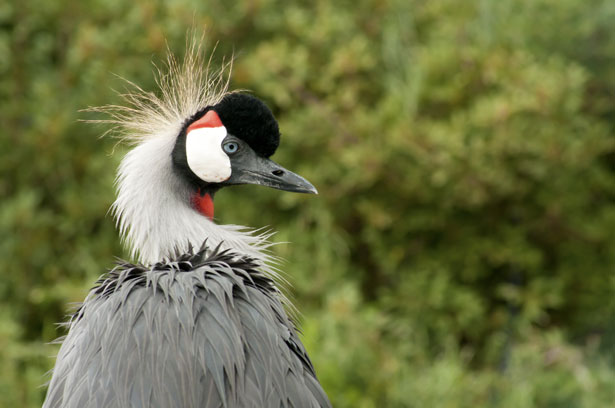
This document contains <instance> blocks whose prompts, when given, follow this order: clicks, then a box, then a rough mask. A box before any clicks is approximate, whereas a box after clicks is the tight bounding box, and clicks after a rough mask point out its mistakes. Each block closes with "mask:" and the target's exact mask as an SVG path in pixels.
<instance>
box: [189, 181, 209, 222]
mask: <svg viewBox="0 0 615 408" xmlns="http://www.w3.org/2000/svg"><path fill="white" fill-rule="evenodd" d="M191 204H192V207H193V208H194V209H195V210H197V211H198V212H199V213H201V214H202V215H204V216H206V217H207V218H209V219H210V220H212V221H213V220H214V200H213V198H211V196H210V195H209V193H205V194H204V195H201V190H200V189H199V191H197V192H196V193H194V194H193V195H192V199H191Z"/></svg>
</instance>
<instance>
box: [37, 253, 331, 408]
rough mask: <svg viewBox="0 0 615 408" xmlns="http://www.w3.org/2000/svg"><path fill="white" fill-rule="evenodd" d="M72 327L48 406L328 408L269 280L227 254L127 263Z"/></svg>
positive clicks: (253, 265) (105, 282)
mask: <svg viewBox="0 0 615 408" xmlns="http://www.w3.org/2000/svg"><path fill="white" fill-rule="evenodd" d="M69 328H70V331H69V334H68V336H67V337H66V339H65V340H64V342H63V345H62V349H61V351H60V354H59V355H58V359H57V365H56V368H55V370H54V376H53V379H52V381H51V384H50V388H49V393H48V396H47V400H46V402H45V405H44V407H45V408H59V407H64V408H82V407H92V408H97V407H99V408H103V407H104V408H120V407H121V408H128V407H159V408H175V407H176V408H180V407H181V408H185V407H207V408H213V407H254V408H256V407H276V408H277V407H329V406H330V404H329V402H328V399H327V397H326V395H325V393H324V391H323V390H322V388H321V386H320V384H319V383H318V381H317V379H316V375H315V373H314V368H313V367H312V364H311V362H310V360H309V358H308V356H307V353H306V351H305V349H304V347H303V345H302V344H301V341H300V340H299V338H298V336H297V332H296V329H295V326H294V324H293V323H292V321H291V320H290V319H289V318H288V316H287V314H286V312H285V310H284V307H283V304H282V302H281V297H280V293H279V291H278V289H277V288H276V286H275V285H274V283H273V281H272V280H271V279H270V278H268V277H267V276H266V275H265V274H263V273H262V272H261V271H259V266H258V264H257V263H255V262H254V260H252V259H249V258H245V257H241V256H238V255H237V254H233V253H232V252H230V251H228V250H227V251H222V252H221V251H220V250H216V251H209V250H208V249H206V248H203V249H201V250H200V251H198V252H196V253H188V254H184V255H182V256H179V257H177V258H176V259H173V260H170V261H168V262H164V263H158V264H155V265H153V266H151V267H145V266H143V265H131V264H129V263H122V264H121V265H119V266H118V267H116V268H115V269H113V270H112V271H111V272H110V273H109V274H107V275H106V276H105V277H103V278H102V279H101V280H99V282H98V285H97V286H96V287H95V288H94V289H92V291H91V292H90V294H89V296H88V298H87V299H86V301H85V303H84V304H83V305H82V307H81V308H80V309H79V310H78V311H77V313H75V315H74V316H73V318H72V320H71V321H70V323H69Z"/></svg>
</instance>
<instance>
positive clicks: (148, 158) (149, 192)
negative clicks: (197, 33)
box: [43, 42, 331, 408]
mask: <svg viewBox="0 0 615 408" xmlns="http://www.w3.org/2000/svg"><path fill="white" fill-rule="evenodd" d="M167 58H168V59H167V62H166V66H165V67H164V68H159V70H158V76H157V77H156V78H157V84H158V86H159V90H158V92H157V93H154V92H150V91H145V90H143V89H142V88H140V87H139V86H138V85H136V84H134V83H131V82H129V87H130V91H129V92H127V93H125V94H123V98H124V102H125V103H124V104H122V105H117V106H113V105H112V106H105V107H98V108H91V110H93V111H96V112H103V113H105V114H107V115H109V116H107V117H106V119H96V120H92V121H94V122H105V123H111V124H112V125H113V128H112V129H114V131H117V132H118V134H119V135H120V137H121V138H122V139H123V141H125V142H127V143H128V144H129V145H130V146H131V147H132V148H131V150H130V151H129V152H128V153H127V154H126V155H125V156H124V158H123V159H122V161H121V163H120V166H119V168H118V173H117V178H116V189H117V198H116V200H115V202H114V203H113V205H112V213H113V215H114V216H115V218H116V222H117V226H118V230H119V233H120V235H121V237H122V240H123V242H124V243H125V244H126V245H127V246H128V247H129V250H130V257H131V258H132V259H135V261H125V260H120V259H118V260H117V262H116V266H115V267H113V268H112V269H111V270H110V271H108V272H106V273H104V274H103V275H102V276H101V277H100V278H99V279H98V281H97V282H96V284H95V285H94V286H93V288H92V289H91V290H90V292H89V293H88V294H87V296H86V297H85V300H84V301H83V302H82V303H81V304H80V306H79V307H78V309H77V310H76V311H75V312H74V313H73V314H72V316H71V317H70V318H69V320H68V321H67V322H66V323H65V325H66V326H67V329H68V333H67V335H66V336H65V337H64V339H63V340H62V345H61V347H60V349H59V352H58V355H57V357H56V362H55V367H54V368H53V370H52V374H51V380H50V381H49V383H48V389H47V394H46V398H45V401H44V404H43V408H59V407H62V408H83V407H91V408H103V407H104V408H141V407H153V408H188V407H204V408H213V407H221V408H222V407H227V408H234V407H247V408H251V407H254V408H256V407H259V408H263V407H265V408H268V407H272V408H273V407H275V408H284V407H288V408H290V407H293V408H302V407H309V408H312V407H314V408H318V407H330V406H331V403H330V401H329V398H328V396H327V394H326V393H325V391H324V389H323V387H322V385H321V384H320V382H319V380H318V379H317V376H316V372H315V369H314V366H313V364H312V362H311V360H310V358H309V356H308V353H307V351H306V349H305V347H304V345H303V344H302V342H301V340H300V337H299V329H298V327H297V325H296V324H295V320H296V319H295V318H294V315H295V313H294V312H293V310H295V309H294V307H293V306H292V303H291V302H290V301H289V300H288V298H287V296H285V294H284V292H285V290H284V289H283V288H282V287H283V286H284V284H283V281H284V280H285V279H284V278H282V277H281V273H280V270H279V262H278V260H277V258H276V257H275V256H274V255H273V254H272V251H271V246H272V245H273V244H272V242H271V239H270V238H271V235H272V233H271V232H269V231H263V230H258V229H256V230H253V229H249V228H247V227H242V226H237V225H222V224H218V223H216V221H215V217H214V196H215V194H216V193H217V192H218V191H219V190H221V189H223V188H225V187H230V186H235V185H241V184H256V185H261V186H266V187H271V188H274V189H279V190H286V191H289V192H296V193H308V194H310V193H311V194H315V193H317V191H316V188H315V187H314V186H313V185H312V184H311V183H310V182H308V181H307V180H306V179H305V178H303V177H301V176H300V175H298V174H296V173H293V172H292V171H290V170H288V169H286V168H284V167H282V166H281V165H279V164H277V163H275V162H274V161H273V160H271V159H270V157H271V156H272V155H273V153H274V152H275V151H276V150H277V148H278V146H279V143H280V130H279V125H278V122H277V121H276V119H275V117H274V115H273V113H272V111H271V110H270V108H269V107H268V106H267V105H266V104H265V103H264V102H263V101H262V100H260V99H258V98H257V97H255V96H253V95H252V94H251V93H248V92H245V91H230V90H229V83H230V66H231V65H232V63H229V62H225V63H223V64H222V66H221V67H220V68H218V69H213V68H212V59H211V57H210V58H209V60H208V61H206V60H205V58H204V57H203V52H202V49H201V44H200V43H198V42H195V43H192V44H190V45H189V47H188V48H187V50H186V54H185V57H184V58H183V60H179V59H177V58H176V57H175V56H174V55H173V54H172V53H171V52H169V54H168V57H167Z"/></svg>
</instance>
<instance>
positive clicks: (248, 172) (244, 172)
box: [224, 151, 318, 194]
mask: <svg viewBox="0 0 615 408" xmlns="http://www.w3.org/2000/svg"><path fill="white" fill-rule="evenodd" d="M250 153H251V154H244V155H242V157H241V160H233V158H231V168H232V171H231V177H230V178H229V179H228V180H226V181H225V182H224V184H227V185H232V184H258V185H261V186H266V187H272V188H277V189H278V190H285V191H292V192H294V193H307V194H318V191H317V190H316V188H315V187H314V186H313V185H312V184H311V183H310V182H309V181H307V180H306V179H304V178H303V177H301V176H300V175H298V174H296V173H293V172H292V171H289V170H286V169H285V168H284V167H282V166H280V165H279V164H277V163H275V162H274V161H273V160H269V159H266V158H264V157H260V156H258V155H256V154H255V153H254V152H253V151H251V152H250Z"/></svg>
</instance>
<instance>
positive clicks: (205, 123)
mask: <svg viewBox="0 0 615 408" xmlns="http://www.w3.org/2000/svg"><path fill="white" fill-rule="evenodd" d="M221 126H224V125H223V124H222V121H221V120H220V116H218V114H217V113H216V112H215V111H212V110H210V111H208V112H207V113H206V114H205V115H203V116H202V117H201V118H200V119H198V120H195V121H194V122H192V123H191V124H190V126H188V130H186V132H190V131H191V130H194V129H200V128H215V127H221Z"/></svg>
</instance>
